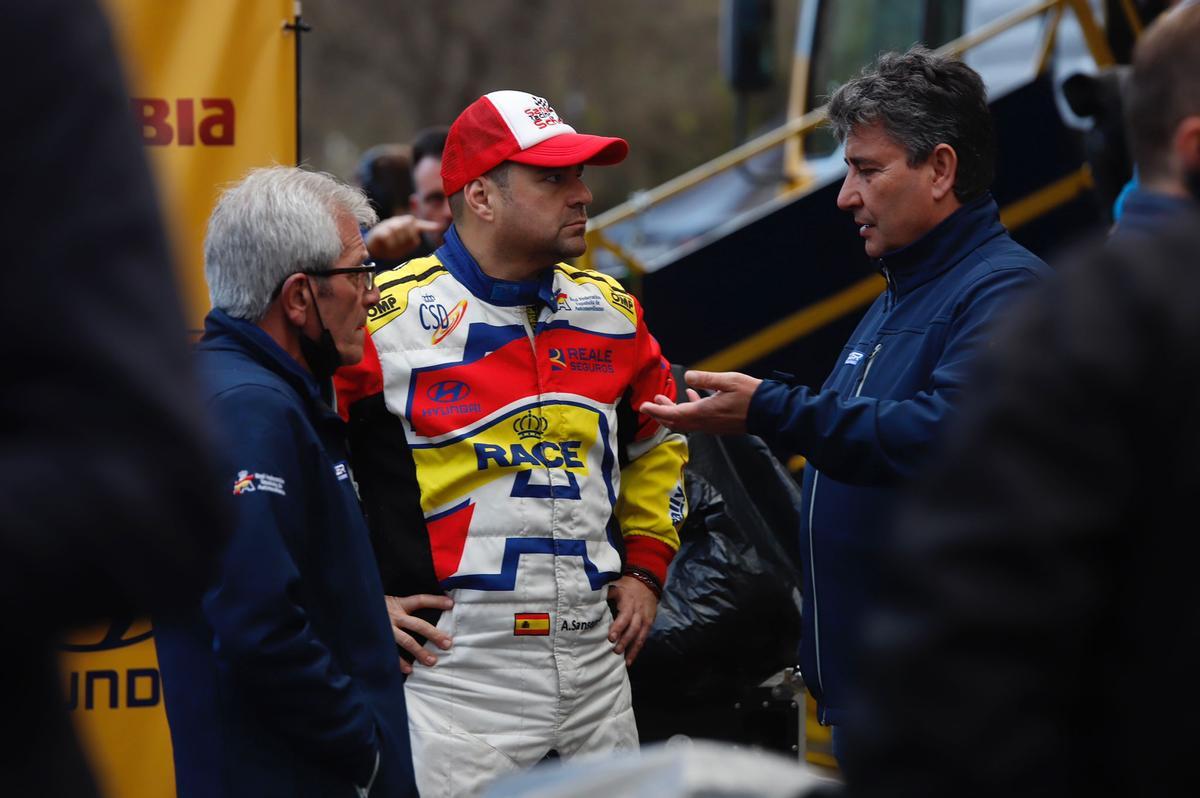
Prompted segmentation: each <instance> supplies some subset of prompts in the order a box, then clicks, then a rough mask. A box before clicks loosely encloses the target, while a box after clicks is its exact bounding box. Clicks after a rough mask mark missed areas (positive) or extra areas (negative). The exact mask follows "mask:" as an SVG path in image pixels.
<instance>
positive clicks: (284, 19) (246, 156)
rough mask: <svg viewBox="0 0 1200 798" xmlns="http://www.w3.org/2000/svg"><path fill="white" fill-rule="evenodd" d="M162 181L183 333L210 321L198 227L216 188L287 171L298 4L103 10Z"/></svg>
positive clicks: (190, 2)
mask: <svg viewBox="0 0 1200 798" xmlns="http://www.w3.org/2000/svg"><path fill="white" fill-rule="evenodd" d="M103 1H104V4H105V6H106V7H107V9H108V11H109V18H110V19H111V21H112V26H113V31H114V34H115V35H116V38H117V42H118V45H119V47H120V48H121V51H122V54H123V57H124V62H125V72H126V76H127V79H128V82H129V90H130V95H131V96H130V112H131V113H132V114H133V115H134V118H135V120H136V122H137V123H138V127H139V130H140V132H141V137H142V141H143V143H144V144H145V145H146V149H147V152H148V153H149V155H150V159H151V163H152V165H153V167H154V171H155V174H156V176H157V178H158V189H159V193H160V197H161V202H162V207H163V214H164V217H165V218H166V220H167V224H168V228H169V229H170V231H171V237H172V242H173V245H174V252H175V261H176V264H177V266H178V269H179V281H180V284H181V286H182V289H183V294H184V297H183V298H184V309H185V312H186V314H187V320H188V326H189V327H191V328H192V329H200V327H201V322H202V321H203V319H204V315H205V314H206V313H207V312H208V290H207V288H206V286H205V283H204V272H203V245H204V229H205V225H206V223H207V221H208V216H209V213H211V211H212V206H213V202H214V201H215V199H216V197H217V194H218V192H219V190H220V188H221V186H222V185H224V184H226V183H229V182H231V181H234V180H237V179H238V178H240V177H241V176H242V175H244V174H245V173H246V172H247V171H248V170H249V169H251V168H252V167H255V166H270V165H272V164H294V163H296V160H297V152H296V124H297V120H296V38H295V37H296V35H297V34H296V33H295V31H294V29H293V28H292V27H290V26H291V25H292V23H293V22H294V20H295V19H296V17H295V14H297V13H298V12H299V6H300V4H299V3H298V2H294V0H169V1H168V2H164V0H103Z"/></svg>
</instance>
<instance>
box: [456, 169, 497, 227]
mask: <svg viewBox="0 0 1200 798" xmlns="http://www.w3.org/2000/svg"><path fill="white" fill-rule="evenodd" d="M512 165H513V162H512V161H501V162H500V163H498V164H496V165H495V166H493V167H492V168H491V169H489V170H487V171H486V172H484V173H483V176H484V177H487V178H490V179H491V181H492V182H493V183H495V184H496V185H497V186H499V187H500V193H501V194H503V195H504V196H505V197H509V196H511V195H510V194H509V193H508V178H509V167H511V166H512ZM447 201H449V203H450V215H451V216H453V217H454V221H456V222H457V221H458V220H459V219H460V218H462V212H463V210H464V209H465V208H466V207H467V202H466V200H464V199H463V192H461V191H455V192H454V193H453V194H451V195H450V196H449V197H447Z"/></svg>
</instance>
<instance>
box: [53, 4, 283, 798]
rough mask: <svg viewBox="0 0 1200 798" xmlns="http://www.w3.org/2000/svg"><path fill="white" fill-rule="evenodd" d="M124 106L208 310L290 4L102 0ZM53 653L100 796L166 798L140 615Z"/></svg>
mask: <svg viewBox="0 0 1200 798" xmlns="http://www.w3.org/2000/svg"><path fill="white" fill-rule="evenodd" d="M102 4H103V5H104V6H105V8H106V10H107V11H108V14H109V19H110V21H111V23H112V27H113V33H114V35H115V37H116V40H117V44H118V48H119V49H120V51H121V54H122V59H123V62H124V68H125V74H126V78H127V81H128V84H129V92H130V98H129V109H130V113H131V114H132V115H133V117H134V120H135V125H136V129H137V130H138V131H139V134H140V136H141V139H142V142H143V144H145V146H146V150H147V153H148V154H149V156H150V161H151V165H152V167H153V170H154V172H155V177H156V178H157V185H158V191H159V197H160V201H161V204H162V209H163V217H164V220H165V221H166V223H167V227H168V229H169V231H170V234H171V240H172V245H173V248H174V255H175V263H176V266H177V269H178V278H179V283H180V286H181V288H182V292H183V301H184V310H185V313H186V318H187V321H188V326H189V327H190V328H192V329H193V330H198V329H200V328H201V326H202V322H203V318H204V315H205V314H206V313H207V312H208V307H209V303H208V290H207V288H206V286H205V283H204V270H203V243H204V230H205V225H206V224H207V221H208V216H209V214H210V213H211V211H212V207H213V203H214V202H215V200H216V197H217V195H218V193H219V192H220V189H221V187H222V186H223V185H225V184H227V183H229V182H231V181H234V180H237V179H238V178H240V177H241V176H242V175H244V174H245V173H246V172H247V171H248V170H249V169H251V168H253V167H256V166H270V165H272V164H292V163H295V162H296V160H297V152H296V146H297V145H296V131H297V128H296V125H297V118H296V117H297V104H296V91H297V86H296V38H295V37H296V32H295V30H294V27H293V23H294V22H295V20H296V19H297V15H298V14H299V9H300V4H299V3H298V2H295V0H102ZM64 648H65V650H64V653H63V657H62V670H63V676H64V679H65V682H66V684H65V687H66V700H67V705H68V707H69V708H70V709H71V712H72V715H73V717H74V719H75V721H76V728H77V730H78V731H79V736H80V739H81V741H82V743H83V745H84V748H85V750H86V751H87V753H88V757H89V761H90V762H91V764H92V768H93V771H94V772H95V775H96V779H97V782H98V783H99V785H100V788H101V790H102V791H103V792H104V794H105V795H108V796H121V798H173V796H174V795H175V773H174V764H173V761H172V752H171V739H170V734H169V732H168V728H167V719H166V711H165V709H164V705H163V691H162V681H161V678H160V676H159V671H158V658H157V654H156V652H155V649H154V638H153V633H152V630H151V628H150V625H149V623H148V622H146V621H144V620H143V621H136V622H133V623H130V622H128V621H116V622H113V623H111V624H107V625H104V626H102V627H100V628H97V629H93V630H88V631H82V632H79V633H78V634H76V635H73V636H72V637H71V638H70V639H69V640H68V641H67V643H66V645H65V647H64Z"/></svg>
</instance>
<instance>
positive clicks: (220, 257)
mask: <svg viewBox="0 0 1200 798" xmlns="http://www.w3.org/2000/svg"><path fill="white" fill-rule="evenodd" d="M343 213H345V214H348V215H350V216H351V217H353V218H354V220H355V221H356V222H357V223H358V224H359V225H360V226H367V227H370V226H371V225H374V224H375V223H376V222H377V221H378V220H379V218H378V216H377V215H376V214H375V211H374V210H372V208H371V205H370V203H369V202H368V201H367V198H366V195H365V194H363V192H362V191H360V190H358V189H356V188H353V187H351V186H348V185H346V184H345V183H342V182H341V181H339V180H338V179H337V178H335V177H333V175H329V174H325V173H323V172H309V171H305V170H303V169H297V168H296V167H292V166H273V167H270V168H266V169H254V170H252V171H251V172H250V173H249V174H247V175H246V176H245V177H244V178H242V180H240V181H239V182H237V183H235V184H233V185H232V186H230V187H229V188H227V189H226V190H225V191H224V192H223V193H222V194H221V197H220V198H219V199H218V200H217V206H216V208H215V209H214V210H213V212H212V216H210V217H209V219H208V234H207V235H206V236H205V238H204V278H205V280H207V281H208V296H209V299H210V300H211V301H212V306H213V307H214V308H218V309H219V310H223V311H225V312H226V313H228V314H229V315H230V316H233V317H234V318H237V319H246V320H247V321H253V322H257V321H259V320H260V319H262V317H263V316H264V315H265V314H266V312H267V308H268V307H269V306H270V304H271V302H272V301H273V300H274V294H275V291H276V290H277V289H278V287H279V286H280V285H281V284H282V283H283V281H284V280H286V279H287V278H288V276H289V275H291V274H295V273H296V272H301V271H307V270H317V269H328V268H330V267H331V266H332V265H333V264H334V262H336V261H337V259H338V258H339V257H341V255H342V247H343V244H342V238H341V236H340V235H338V229H337V218H338V216H340V215H341V214H343Z"/></svg>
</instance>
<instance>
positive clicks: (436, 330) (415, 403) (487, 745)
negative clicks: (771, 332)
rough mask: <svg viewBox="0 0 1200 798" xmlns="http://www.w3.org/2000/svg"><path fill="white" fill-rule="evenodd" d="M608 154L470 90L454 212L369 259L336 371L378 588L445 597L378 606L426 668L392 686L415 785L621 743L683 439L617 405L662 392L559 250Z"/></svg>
mask: <svg viewBox="0 0 1200 798" xmlns="http://www.w3.org/2000/svg"><path fill="white" fill-rule="evenodd" d="M627 152H628V145H627V144H626V143H625V142H624V141H623V140H621V139H618V138H606V137H599V136H589V135H582V134H578V133H576V132H575V131H574V130H573V129H572V128H571V127H569V126H568V125H566V124H565V123H564V122H563V121H562V120H561V119H560V118H559V117H558V115H557V114H556V113H555V111H554V109H553V108H551V107H550V105H549V103H547V102H546V101H545V100H544V99H541V98H539V97H536V96H534V95H530V94H528V93H526V92H517V91H499V92H493V93H491V94H488V95H486V96H484V97H481V98H479V99H478V100H476V101H475V102H474V103H472V104H471V105H470V106H469V107H468V108H467V109H466V110H465V111H464V112H463V113H462V115H460V116H459V118H458V119H457V120H456V121H455V123H454V125H453V126H452V127H451V129H450V133H449V136H448V138H447V141H446V148H445V151H444V154H443V160H442V179H443V183H444V186H445V190H446V195H447V196H448V197H450V198H451V206H452V209H453V211H454V219H455V222H454V225H453V226H452V227H451V228H450V229H449V230H447V232H446V238H445V243H444V244H443V246H442V247H440V248H439V249H438V250H437V252H435V253H434V255H433V256H431V257H428V258H422V259H418V260H414V261H410V262H408V263H406V264H404V265H402V266H400V267H398V268H396V269H394V270H391V271H389V272H386V273H384V274H381V275H380V277H379V279H378V280H377V283H378V285H379V288H380V293H381V298H380V301H379V303H378V304H377V305H376V306H375V307H374V308H373V309H372V310H371V316H370V319H369V321H368V327H369V330H370V333H371V335H370V340H369V341H368V346H367V353H366V356H365V357H364V360H363V362H362V364H360V365H359V366H357V367H355V368H353V369H348V370H343V372H342V373H341V374H340V375H339V379H338V393H339V400H340V402H341V405H342V408H343V412H344V413H345V414H346V415H347V417H348V419H349V421H350V428H351V445H352V447H353V456H354V466H355V472H356V476H357V478H358V480H359V485H360V489H361V494H362V498H363V502H364V506H365V508H366V511H367V516H368V521H369V523H370V525H371V530H372V536H373V539H374V543H375V548H376V552H377V556H378V559H379V563H380V568H381V571H382V575H383V582H384V587H385V590H387V591H388V592H389V593H400V592H403V593H421V592H440V591H445V592H446V593H448V595H449V596H450V597H451V598H452V599H453V603H452V604H451V602H450V601H449V600H447V601H446V602H445V604H444V605H443V606H445V607H448V609H446V610H444V611H441V612H440V613H437V612H434V613H433V615H432V616H429V615H427V616H425V620H426V621H429V622H432V623H434V624H436V630H435V629H433V628H432V627H430V626H426V625H424V623H423V622H422V621H419V620H417V619H415V618H411V617H406V616H405V609H404V608H403V607H401V606H400V604H399V603H398V602H397V601H396V600H395V599H389V609H391V610H392V615H393V621H394V624H395V625H396V627H397V630H398V631H397V635H396V636H397V640H398V642H401V644H402V645H403V644H405V643H408V644H409V645H410V646H411V649H412V650H413V651H414V653H416V654H417V659H418V660H419V661H420V662H422V663H424V664H426V665H430V664H431V663H433V662H435V661H436V662H437V664H436V666H434V667H417V668H416V669H415V670H413V672H412V674H411V676H410V677H409V679H408V682H407V685H406V694H407V700H408V713H409V723H410V732H411V737H412V744H413V759H414V764H415V766H416V770H417V782H418V786H419V788H420V791H421V794H422V795H424V796H435V795H469V794H474V793H477V792H478V791H479V790H481V789H482V788H483V787H485V786H486V785H487V783H488V782H489V781H491V780H492V779H493V778H495V777H496V776H498V775H500V774H502V773H504V772H507V771H509V770H513V769H517V768H524V767H528V766H530V765H532V764H534V763H536V762H537V761H538V760H540V759H541V758H542V757H543V756H544V755H545V754H546V753H547V752H549V751H551V750H554V751H556V752H557V753H558V754H559V755H560V756H563V757H570V756H573V755H575V754H578V753H585V752H603V751H614V750H621V749H628V748H633V747H636V745H637V729H636V726H635V725H634V718H633V711H632V707H631V704H630V694H629V681H628V678H627V676H626V672H625V669H626V666H627V664H628V663H631V662H632V661H633V659H634V657H635V656H636V655H637V653H638V651H639V650H640V648H641V645H642V643H643V641H644V640H645V638H646V635H647V634H648V633H649V630H650V626H651V624H652V623H653V620H654V616H655V612H656V610H657V601H658V597H659V595H660V593H661V590H662V585H663V581H664V579H665V578H666V571H667V566H668V564H669V562H670V560H671V558H672V557H673V556H674V554H675V551H676V550H677V549H678V545H679V540H678V535H677V529H678V527H679V524H680V523H681V522H682V520H683V517H684V513H685V500H684V492H683V483H682V471H683V466H684V463H685V462H686V460H687V445H686V442H685V440H684V438H683V437H681V436H680V435H677V434H673V433H671V432H669V431H668V430H667V429H665V428H664V427H661V426H659V425H658V424H657V423H656V422H654V421H653V420H651V419H650V418H648V417H647V416H644V415H640V414H638V413H637V412H636V411H635V410H634V408H637V407H640V406H641V404H642V402H644V401H648V400H651V399H652V398H653V397H654V396H655V395H658V394H667V395H673V394H674V392H675V388H674V384H673V380H672V378H671V372H670V369H669V367H668V364H667V362H666V361H665V360H664V359H663V357H662V355H661V353H660V351H659V347H658V344H657V342H656V341H655V340H654V338H653V337H652V336H651V335H650V333H649V332H648V331H647V329H646V325H645V323H644V321H643V319H642V311H641V307H640V306H639V304H638V303H637V301H636V300H634V299H633V297H631V296H630V295H629V294H628V293H626V292H625V291H624V290H623V289H622V288H621V287H620V285H619V284H618V283H617V282H615V281H614V280H612V279H610V278H608V277H606V276H604V275H601V274H598V273H596V272H592V271H585V270H581V269H576V268H574V267H571V266H568V265H566V264H564V263H561V262H560V261H562V260H563V259H564V258H571V257H576V256H579V255H581V254H583V252H584V250H585V248H586V245H585V243H584V230H585V227H586V220H587V212H586V206H587V204H588V203H589V202H590V201H591V199H592V195H591V192H590V191H589V190H588V188H587V186H586V185H585V184H584V182H583V180H582V172H583V165H584V164H614V163H618V162H620V161H621V160H623V159H624V157H625V155H626V153H627ZM410 609H411V608H410ZM614 615H615V618H614ZM405 628H407V629H410V630H415V631H418V632H419V631H425V632H426V635H425V636H426V637H428V638H429V642H426V643H425V646H424V648H423V649H421V648H419V647H418V645H417V644H414V643H412V641H411V639H410V638H408V636H407V635H406V634H405V633H404V632H403V631H402V630H403V629H405ZM451 638H452V639H453V647H450V639H451ZM408 669H410V668H409V667H408V666H407V665H406V670H408Z"/></svg>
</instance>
